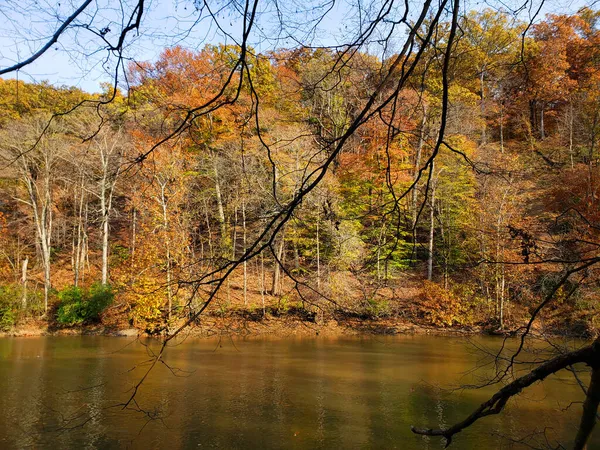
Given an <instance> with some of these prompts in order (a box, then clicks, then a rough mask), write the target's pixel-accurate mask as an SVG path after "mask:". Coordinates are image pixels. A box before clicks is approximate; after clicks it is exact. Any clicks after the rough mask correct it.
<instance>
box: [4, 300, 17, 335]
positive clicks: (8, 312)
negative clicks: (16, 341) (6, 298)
mask: <svg viewBox="0 0 600 450" xmlns="http://www.w3.org/2000/svg"><path fill="white" fill-rule="evenodd" d="M15 323H16V318H15V313H14V311H13V310H12V308H11V307H10V306H8V305H0V331H8V330H10V329H11V328H12V327H14V326H15Z"/></svg>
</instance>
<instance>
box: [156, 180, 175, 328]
mask: <svg viewBox="0 0 600 450" xmlns="http://www.w3.org/2000/svg"><path fill="white" fill-rule="evenodd" d="M159 183H160V181H159ZM166 188H167V183H166V181H164V182H162V183H160V204H161V207H162V212H163V229H164V232H165V251H166V255H165V256H166V258H167V302H168V305H167V307H168V311H167V317H168V320H171V310H172V309H173V286H172V281H173V277H172V273H171V271H172V267H171V266H172V264H171V239H170V235H169V216H168V214H167V208H168V199H167V196H166V193H165V190H166Z"/></svg>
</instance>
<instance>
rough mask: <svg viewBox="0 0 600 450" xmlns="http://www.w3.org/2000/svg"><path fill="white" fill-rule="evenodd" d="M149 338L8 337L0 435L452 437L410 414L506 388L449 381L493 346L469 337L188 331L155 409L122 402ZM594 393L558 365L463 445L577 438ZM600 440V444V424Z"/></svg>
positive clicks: (99, 444)
mask: <svg viewBox="0 0 600 450" xmlns="http://www.w3.org/2000/svg"><path fill="white" fill-rule="evenodd" d="M146 343H148V344H149V345H150V348H146V347H145V346H144V345H142V344H141V343H139V342H134V341H133V340H132V339H130V338H111V337H90V336H82V337H42V338H14V339H12V338H5V339H0V405H1V407H0V448H2V449H13V448H29V447H30V448H36V449H37V448H39V449H45V448H48V449H50V448H51V449H58V448H102V449H105V448H144V449H146V448H168V449H192V448H193V449H198V448H220V449H229V448H232V449H234V448H264V449H284V448H286V449H287V448H291V449H317V448H322V449H331V448H344V449H364V448H382V449H388V448H389V449H392V448H398V449H439V448H443V443H442V441H441V440H440V439H437V438H424V437H420V436H415V435H413V434H412V433H411V432H410V425H419V426H444V425H449V424H451V423H454V422H455V421H458V420H461V419H463V418H464V417H465V416H466V415H468V414H469V413H470V412H471V411H472V410H473V409H474V408H475V407H477V406H478V405H479V404H480V403H481V402H483V401H485V400H486V399H487V398H489V395H490V393H492V392H493V390H490V389H482V390H475V391H461V392H455V393H454V394H452V395H449V394H448V393H447V392H443V391H440V390H439V389H438V388H437V386H440V385H441V386H449V385H456V384H460V383H471V382H473V381H474V380H473V378H472V377H470V376H465V373H467V372H468V371H469V370H470V369H471V368H472V367H473V366H474V365H475V364H476V363H477V362H478V361H480V360H481V354H480V353H478V352H476V351H474V348H473V346H472V345H470V344H469V343H468V342H467V341H466V340H463V339H457V338H449V337H430V336H401V337H386V338H340V339H326V338H314V339H307V338H304V339H279V340H268V339H251V340H239V339H238V340H234V341H232V340H230V339H228V338H225V339H221V340H199V339H187V340H185V341H184V342H183V343H181V344H179V345H177V346H174V347H172V348H170V349H169V350H168V352H167V355H166V361H167V363H168V365H169V367H167V366H164V365H161V366H160V367H156V368H155V370H154V371H153V372H152V374H151V375H150V376H149V378H148V379H147V380H146V381H145V382H144V384H143V386H142V387H141V391H140V393H139V396H138V397H137V399H138V404H137V405H138V406H139V408H140V409H141V410H142V411H133V410H125V411H123V410H122V409H121V408H120V407H115V406H114V405H117V404H119V403H122V402H123V401H124V400H126V399H127V398H128V394H129V393H130V392H131V391H130V390H131V388H132V386H133V385H134V384H135V383H136V382H137V381H139V379H140V376H141V375H142V374H143V373H144V370H145V361H147V360H148V358H149V357H148V354H149V352H150V351H152V349H154V348H156V345H157V343H156V342H155V341H146ZM476 343H477V344H478V345H481V344H484V345H489V346H492V347H493V346H495V345H497V344H499V340H495V339H494V338H477V339H476ZM581 400H582V393H581V390H580V389H579V387H577V386H576V385H575V383H573V382H572V380H571V379H570V378H569V377H568V376H567V374H565V375H563V376H562V377H561V378H560V379H559V378H557V377H552V378H551V379H549V380H548V381H546V382H545V383H544V384H542V385H537V386H536V387H535V388H534V389H532V390H530V391H527V392H526V394H525V395H522V396H521V397H519V399H518V400H516V401H512V402H510V403H509V405H508V407H507V410H506V411H505V413H503V414H502V415H500V416H493V417H488V418H486V419H483V420H482V421H481V422H480V423H478V424H477V425H475V426H473V427H472V428H471V429H469V430H467V431H464V432H463V433H461V434H460V435H458V436H457V437H456V438H455V443H454V444H453V446H452V447H453V448H457V449H487V448H494V449H495V448H525V447H522V446H521V447H519V444H515V443H514V442H512V441H511V440H510V439H508V438H512V439H518V438H521V437H523V436H526V435H529V434H531V433H534V432H543V431H544V430H546V431H545V432H546V436H545V437H544V436H543V435H541V434H540V435H538V441H544V440H545V439H546V438H548V439H550V441H551V443H554V442H555V441H554V440H560V441H561V442H562V443H563V444H564V445H567V446H568V444H569V442H571V440H572V438H573V436H574V434H575V430H576V426H577V419H578V416H577V415H578V413H579V412H580V408H581V406H580V404H573V405H572V406H570V407H569V404H570V403H571V402H573V401H581ZM132 406H135V405H132ZM565 409H566V410H565ZM149 419H153V420H149ZM590 448H600V439H599V436H598V433H597V434H596V436H595V437H594V441H593V442H592V445H591V447H590Z"/></svg>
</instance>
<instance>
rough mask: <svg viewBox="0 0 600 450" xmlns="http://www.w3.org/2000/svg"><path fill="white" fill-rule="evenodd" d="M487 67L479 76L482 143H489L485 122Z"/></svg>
mask: <svg viewBox="0 0 600 450" xmlns="http://www.w3.org/2000/svg"><path fill="white" fill-rule="evenodd" d="M484 75H485V69H481V74H480V76H479V84H480V89H481V105H480V108H481V122H482V123H481V145H485V144H486V143H487V136H486V123H485V80H484Z"/></svg>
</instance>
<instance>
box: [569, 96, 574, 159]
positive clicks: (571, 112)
mask: <svg viewBox="0 0 600 450" xmlns="http://www.w3.org/2000/svg"><path fill="white" fill-rule="evenodd" d="M569 157H570V158H571V169H573V167H574V163H573V101H570V102H569Z"/></svg>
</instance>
